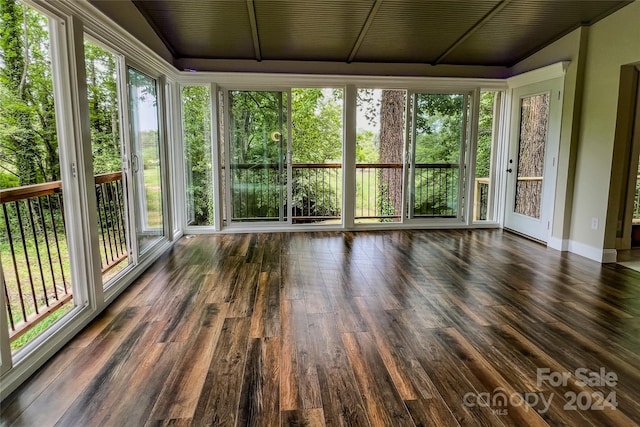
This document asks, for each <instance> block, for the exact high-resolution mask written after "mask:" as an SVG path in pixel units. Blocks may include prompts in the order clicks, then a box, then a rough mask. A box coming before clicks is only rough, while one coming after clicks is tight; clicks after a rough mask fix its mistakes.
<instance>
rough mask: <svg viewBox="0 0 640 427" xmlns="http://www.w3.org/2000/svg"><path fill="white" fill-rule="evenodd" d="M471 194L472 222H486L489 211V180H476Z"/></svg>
mask: <svg viewBox="0 0 640 427" xmlns="http://www.w3.org/2000/svg"><path fill="white" fill-rule="evenodd" d="M475 182H476V189H475V192H474V193H473V197H474V201H473V220H474V221H486V219H487V214H488V209H489V183H490V180H489V178H476V180H475Z"/></svg>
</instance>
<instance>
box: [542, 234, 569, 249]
mask: <svg viewBox="0 0 640 427" xmlns="http://www.w3.org/2000/svg"><path fill="white" fill-rule="evenodd" d="M547 247H548V248H551V249H555V250H557V251H560V252H566V251H568V250H569V239H559V238H557V237H553V236H551V237H549V240H547Z"/></svg>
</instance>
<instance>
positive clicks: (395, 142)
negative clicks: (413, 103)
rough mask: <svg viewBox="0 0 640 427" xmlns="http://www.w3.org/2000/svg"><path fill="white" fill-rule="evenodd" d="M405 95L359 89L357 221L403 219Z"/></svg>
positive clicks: (399, 92)
mask: <svg viewBox="0 0 640 427" xmlns="http://www.w3.org/2000/svg"><path fill="white" fill-rule="evenodd" d="M406 97H407V93H406V91H404V90H388V89H385V90H382V89H358V98H357V115H356V126H357V133H356V200H355V212H354V219H355V222H356V223H369V222H396V221H400V220H401V219H402V218H401V215H402V180H403V174H404V167H403V154H404V140H405V109H406V99H407V98H406Z"/></svg>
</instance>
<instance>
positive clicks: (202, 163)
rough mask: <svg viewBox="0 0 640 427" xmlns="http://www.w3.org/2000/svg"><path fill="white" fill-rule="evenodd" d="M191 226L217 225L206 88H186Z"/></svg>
mask: <svg viewBox="0 0 640 427" xmlns="http://www.w3.org/2000/svg"><path fill="white" fill-rule="evenodd" d="M182 138H183V142H184V159H185V179H186V185H187V224H188V225H213V215H214V210H213V175H212V162H213V157H212V151H211V143H212V139H211V97H210V91H209V88H208V87H206V86H188V87H184V88H182Z"/></svg>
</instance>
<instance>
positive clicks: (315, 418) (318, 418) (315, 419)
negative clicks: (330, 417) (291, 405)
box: [281, 408, 325, 427]
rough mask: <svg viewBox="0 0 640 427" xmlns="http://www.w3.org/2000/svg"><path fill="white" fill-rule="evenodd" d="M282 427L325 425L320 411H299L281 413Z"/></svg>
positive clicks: (314, 409) (318, 409)
mask: <svg viewBox="0 0 640 427" xmlns="http://www.w3.org/2000/svg"><path fill="white" fill-rule="evenodd" d="M281 425H282V426H283V427H323V426H324V425H325V422H324V415H323V413H322V409H320V408H312V409H300V410H293V411H283V412H282V424H281Z"/></svg>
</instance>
